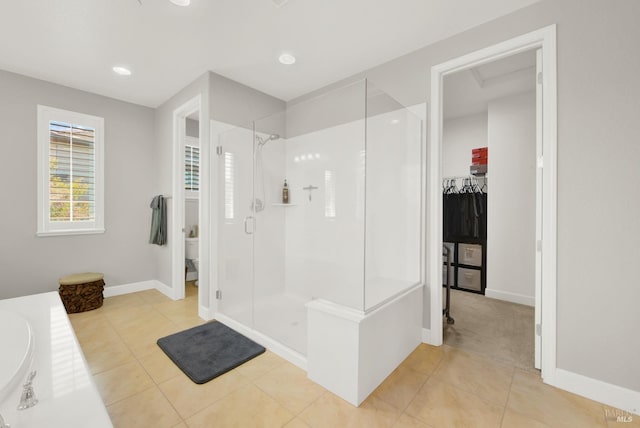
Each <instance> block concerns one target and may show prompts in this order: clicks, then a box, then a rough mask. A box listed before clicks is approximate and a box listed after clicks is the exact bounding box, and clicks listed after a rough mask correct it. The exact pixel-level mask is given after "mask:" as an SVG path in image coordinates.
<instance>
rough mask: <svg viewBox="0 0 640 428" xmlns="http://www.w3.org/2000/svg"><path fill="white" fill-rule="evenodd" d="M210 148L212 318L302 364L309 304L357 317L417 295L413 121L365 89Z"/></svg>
mask: <svg viewBox="0 0 640 428" xmlns="http://www.w3.org/2000/svg"><path fill="white" fill-rule="evenodd" d="M219 142H220V146H221V150H220V151H219V154H218V174H219V175H218V183H219V187H218V195H219V196H218V200H219V201H220V204H219V209H218V219H219V220H218V225H217V226H218V228H217V229H218V232H217V233H218V236H217V242H218V251H217V254H218V272H217V274H218V289H219V296H218V297H219V302H218V313H219V314H221V315H223V316H224V317H226V318H229V319H232V320H233V321H234V322H237V323H240V324H242V325H243V326H245V327H247V328H249V329H252V330H255V331H256V332H258V333H260V334H262V335H264V336H266V337H269V338H270V339H272V340H274V341H276V342H278V343H280V344H282V345H284V346H285V347H287V348H289V349H290V350H292V351H293V352H295V353H297V354H299V355H300V356H301V357H302V358H305V357H306V355H307V344H308V337H307V334H308V332H307V307H306V305H307V304H308V302H311V301H314V300H318V299H320V300H322V301H326V302H330V303H331V304H332V305H336V306H338V307H341V308H347V309H348V310H352V311H357V312H359V313H362V314H367V313H369V312H371V311H374V310H376V309H377V308H380V307H382V306H384V305H387V304H389V302H391V301H393V299H394V298H395V297H396V296H398V295H400V294H402V293H403V292H405V291H406V290H408V289H410V288H411V287H415V286H416V285H418V284H421V282H422V278H423V275H422V271H421V266H422V263H421V261H422V235H423V231H422V217H423V209H422V207H423V189H424V186H423V182H424V171H423V167H424V166H423V150H424V147H423V129H422V121H421V119H420V118H419V117H418V116H416V115H415V114H414V113H412V112H411V111H410V110H409V109H408V108H406V107H404V106H402V105H401V104H400V103H398V102H397V101H395V100H394V99H393V98H391V97H390V96H389V95H387V94H385V93H384V92H383V91H381V90H379V89H378V88H376V86H375V85H373V84H372V83H371V82H370V81H367V80H361V81H357V82H355V83H353V84H350V85H347V86H344V87H342V88H339V89H336V90H333V91H331V92H329V93H326V94H324V95H322V96H319V97H316V98H312V99H309V100H306V101H303V102H299V103H296V104H293V105H288V106H287V108H286V110H285V111H282V112H279V113H277V114H274V115H271V116H269V117H266V118H261V119H259V120H256V121H255V122H254V123H253V127H252V129H247V128H242V127H237V128H233V129H230V130H227V131H225V132H223V133H221V134H220V135H219ZM285 180H286V183H287V191H288V200H283V187H284V183H285Z"/></svg>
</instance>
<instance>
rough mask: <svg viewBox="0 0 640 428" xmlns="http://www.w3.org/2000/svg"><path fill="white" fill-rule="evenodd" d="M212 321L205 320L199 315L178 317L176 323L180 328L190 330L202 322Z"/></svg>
mask: <svg viewBox="0 0 640 428" xmlns="http://www.w3.org/2000/svg"><path fill="white" fill-rule="evenodd" d="M208 322H211V321H207V320H203V319H202V318H200V317H199V316H198V315H193V316H187V317H183V318H177V319H176V320H175V321H174V324H175V325H176V326H178V327H179V328H180V330H181V331H182V330H188V329H190V328H193V327H197V326H199V325H202V324H206V323H208Z"/></svg>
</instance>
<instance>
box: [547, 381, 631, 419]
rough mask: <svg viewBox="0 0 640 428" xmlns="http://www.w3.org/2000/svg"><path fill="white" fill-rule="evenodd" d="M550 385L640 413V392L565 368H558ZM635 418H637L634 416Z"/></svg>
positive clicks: (624, 409)
mask: <svg viewBox="0 0 640 428" xmlns="http://www.w3.org/2000/svg"><path fill="white" fill-rule="evenodd" d="M549 384H550V385H552V386H555V387H556V388H560V389H564V390H565V391H569V392H572V393H574V394H577V395H581V396H583V397H586V398H589V399H591V400H594V401H598V402H600V403H604V404H606V405H608V406H611V407H616V408H618V409H620V410H623V411H627V412H630V413H634V414H636V415H640V392H638V391H633V390H631V389H626V388H623V387H621V386H617V385H613V384H610V383H606V382H603V381H601V380H597V379H593V378H590V377H586V376H583V375H580V374H577V373H573V372H569V371H567V370H563V369H556V370H555V373H554V374H553V376H551V381H550V382H549ZM634 419H635V418H634Z"/></svg>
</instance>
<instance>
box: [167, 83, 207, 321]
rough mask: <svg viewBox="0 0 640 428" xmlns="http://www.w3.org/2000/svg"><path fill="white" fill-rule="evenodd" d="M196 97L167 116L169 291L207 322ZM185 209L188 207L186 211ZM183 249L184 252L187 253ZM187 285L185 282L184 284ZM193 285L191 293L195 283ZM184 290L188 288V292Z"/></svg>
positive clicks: (203, 132) (202, 151) (203, 163)
mask: <svg viewBox="0 0 640 428" xmlns="http://www.w3.org/2000/svg"><path fill="white" fill-rule="evenodd" d="M202 119H203V115H202V101H201V96H197V97H194V98H192V99H191V100H190V101H188V102H187V103H185V104H183V105H182V106H180V107H179V108H177V109H176V110H174V112H173V151H172V155H173V174H172V181H173V183H172V193H173V194H172V203H171V204H170V207H171V208H170V214H169V222H170V230H171V232H170V236H173V237H175V238H174V239H172V240H171V241H170V244H169V245H170V246H171V260H172V267H171V270H172V274H171V288H172V290H173V296H172V297H173V298H174V299H175V300H181V299H185V297H187V296H189V295H190V296H192V298H193V299H196V300H197V305H194V306H195V308H194V310H195V312H196V314H197V315H198V316H199V317H200V318H203V319H208V318H209V310H208V307H209V304H208V296H209V293H208V290H209V274H208V272H209V257H208V251H207V250H208V248H209V239H210V238H209V233H208V227H207V225H208V221H207V219H208V214H207V213H208V210H207V207H208V204H209V194H208V190H209V186H208V171H209V162H208V161H207V160H208V156H209V146H210V144H209V142H208V136H209V132H208V129H207V123H206V122H207V121H206V120H202ZM188 205H192V206H190V207H189V208H188V209H187V206H188ZM187 245H189V249H188V251H187ZM187 252H188V254H189V258H188V260H187ZM188 280H189V281H188ZM196 280H197V287H196V286H195V285H196V284H195V282H196ZM188 287H189V288H188Z"/></svg>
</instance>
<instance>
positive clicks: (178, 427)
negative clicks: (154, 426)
mask: <svg viewBox="0 0 640 428" xmlns="http://www.w3.org/2000/svg"><path fill="white" fill-rule="evenodd" d="M173 428H189V427H187V424H185V423H184V422H180V423H179V424H178V425H174V426H173Z"/></svg>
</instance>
